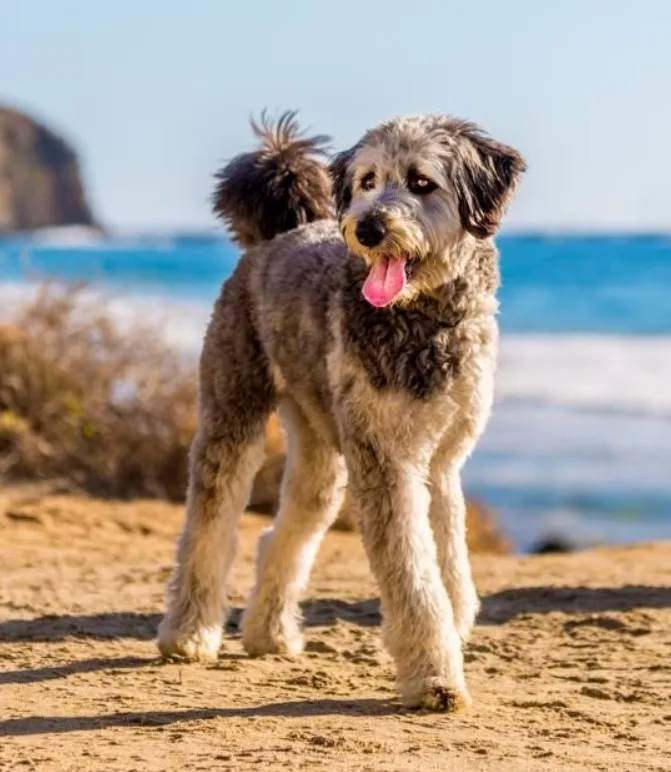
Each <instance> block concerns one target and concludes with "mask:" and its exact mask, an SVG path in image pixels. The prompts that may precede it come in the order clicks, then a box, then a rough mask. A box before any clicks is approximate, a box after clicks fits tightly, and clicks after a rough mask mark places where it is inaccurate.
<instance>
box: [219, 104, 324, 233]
mask: <svg viewBox="0 0 671 772" xmlns="http://www.w3.org/2000/svg"><path fill="white" fill-rule="evenodd" d="M251 123H252V129H253V130H254V133H255V134H256V136H257V137H258V138H259V139H260V140H261V145H260V147H259V148H258V149H257V150H254V151H252V152H251V153H244V154H242V155H239V156H237V157H235V158H234V159H233V160H232V161H230V162H229V163H228V164H227V165H226V166H224V168H223V169H221V171H219V172H218V173H217V175H216V177H217V180H218V182H217V186H216V189H215V192H214V196H213V202H212V203H213V209H214V212H215V214H216V215H218V216H219V217H221V218H222V219H223V220H224V221H225V222H226V224H227V226H228V229H229V231H230V232H231V235H232V236H233V238H234V239H235V240H236V241H237V242H238V243H239V244H241V245H242V246H244V247H249V246H252V245H254V244H258V243H259V242H261V241H269V240H270V239H272V238H273V237H274V236H277V235H278V234H279V233H284V232H285V231H290V230H292V229H293V228H296V227H298V226H299V225H303V224H304V223H309V222H313V221H314V220H324V219H327V218H330V217H333V198H332V193H331V178H330V176H329V173H328V171H327V169H326V166H325V164H323V163H322V161H321V160H320V157H321V156H323V155H325V154H326V146H327V144H328V143H329V141H330V138H329V137H326V136H323V135H318V136H314V137H306V136H304V135H303V134H302V133H301V130H300V128H299V126H298V122H297V121H296V113H295V112H286V113H284V114H283V115H282V116H281V117H280V118H279V120H278V121H277V122H276V123H273V122H272V121H270V120H269V119H268V117H267V115H266V113H265V111H264V112H263V113H262V114H261V121H260V123H256V122H255V121H254V120H252V122H251Z"/></svg>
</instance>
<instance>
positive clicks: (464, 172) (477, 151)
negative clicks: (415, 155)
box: [454, 125, 526, 239]
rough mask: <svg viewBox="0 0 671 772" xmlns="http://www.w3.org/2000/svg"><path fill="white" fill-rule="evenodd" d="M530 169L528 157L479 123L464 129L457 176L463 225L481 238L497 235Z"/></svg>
mask: <svg viewBox="0 0 671 772" xmlns="http://www.w3.org/2000/svg"><path fill="white" fill-rule="evenodd" d="M525 171H526V163H525V161H524V158H522V156H521V155H520V154H519V153H518V152H517V150H514V149H513V148H512V147H508V146H507V145H504V144H502V143H500V142H497V141H496V140H494V139H492V138H491V137H488V136H487V135H486V134H484V133H483V132H481V131H480V130H479V129H477V128H476V127H475V126H472V125H469V126H467V127H465V129H464V130H463V131H462V132H460V136H459V138H458V141H457V153H456V158H455V167H454V177H455V184H456V187H457V191H458V194H459V216H460V218H461V223H462V225H463V227H464V228H465V229H466V230H467V231H469V232H470V233H472V234H473V235H474V236H476V237H477V238H481V239H484V238H487V237H489V236H493V235H494V234H495V233H496V231H497V230H498V228H499V225H500V224H501V219H502V217H503V215H504V214H505V211H506V207H507V206H508V204H509V203H510V200H511V198H512V197H513V194H514V192H515V187H516V185H517V182H518V180H519V178H520V175H521V174H522V173H523V172H525Z"/></svg>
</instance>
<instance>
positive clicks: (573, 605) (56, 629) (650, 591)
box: [0, 585, 671, 737]
mask: <svg viewBox="0 0 671 772" xmlns="http://www.w3.org/2000/svg"><path fill="white" fill-rule="evenodd" d="M661 608H671V587H654V586H644V585H629V586H626V587H618V588H612V587H525V588H516V589H509V590H502V591H501V592H497V593H493V594H491V595H489V596H486V597H485V598H483V602H482V610H481V613H480V617H479V619H478V624H481V625H500V624H505V623H506V622H507V621H509V620H511V619H514V618H515V617H517V616H519V615H520V614H543V613H549V612H553V611H560V612H562V611H563V612H565V613H576V614H580V613H582V614H594V613H600V612H607V611H630V610H633V609H661ZM303 614H304V617H305V623H306V626H308V627H317V628H318V627H329V626H332V625H335V624H337V623H338V622H339V621H344V622H348V623H351V624H355V625H359V626H364V627H374V626H376V625H379V623H380V605H379V601H378V600H377V599H375V598H372V599H369V600H364V601H345V600H338V599H324V600H313V601H308V602H306V603H304V604H303ZM241 616H242V609H239V608H237V609H234V610H233V612H232V614H231V617H230V619H229V622H228V624H227V632H228V633H229V634H232V635H235V634H236V633H238V631H239V624H240V618H241ZM160 618H161V617H160V615H159V614H142V613H136V612H121V613H110V614H91V615H67V614H66V615H59V616H43V617H38V618H36V619H30V620H8V621H5V622H0V643H4V642H12V643H25V642H31V641H34V642H59V641H64V640H67V639H89V640H91V639H93V640H108V639H110V640H111V639H118V638H134V639H136V640H142V641H148V640H152V639H153V638H154V637H155V635H156V628H157V626H158V623H159V621H160ZM315 650H316V649H315ZM234 656H238V655H233V654H230V655H228V657H229V658H230V657H234ZM158 666H159V660H158V659H157V658H153V659H152V658H143V657H133V656H128V657H118V658H103V657H99V658H95V659H85V660H76V661H73V662H68V663H66V664H57V665H54V666H52V667H43V668H36V669H20V670H14V671H9V672H0V687H1V686H2V685H3V684H28V683H34V682H36V681H47V680H52V679H58V678H65V677H67V676H70V675H73V674H80V673H91V672H96V671H105V672H106V673H107V674H109V675H113V674H114V672H115V671H122V670H133V669H139V668H144V667H158ZM399 709H400V708H399V705H398V704H397V703H395V702H393V701H390V700H386V699H380V700H335V699H334V700H328V699H327V700H316V701H314V700H304V701H296V702H284V703H277V704H272V705H261V706H257V707H249V708H224V709H211V710H210V709H191V710H183V711H179V710H175V711H154V712H138V713H132V712H127V713H114V714H110V715H104V716H71V717H60V716H34V717H29V718H20V719H19V718H17V719H9V720H4V721H0V737H18V736H25V735H40V734H59V733H64V732H78V731H94V730H99V729H104V728H107V727H124V726H128V727H138V726H146V727H154V728H155V727H161V726H167V725H170V724H175V723H181V722H186V721H196V720H211V719H217V718H227V717H230V718H234V717H237V718H244V717H251V716H257V717H258V716H286V717H305V716H315V715H338V714H339V715H345V714H348V715H355V714H366V715H388V714H391V713H397V712H398V711H399Z"/></svg>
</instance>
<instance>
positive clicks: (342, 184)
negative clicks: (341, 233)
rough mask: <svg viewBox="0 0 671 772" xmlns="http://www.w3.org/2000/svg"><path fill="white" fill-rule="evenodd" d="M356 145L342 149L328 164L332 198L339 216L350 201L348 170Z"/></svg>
mask: <svg viewBox="0 0 671 772" xmlns="http://www.w3.org/2000/svg"><path fill="white" fill-rule="evenodd" d="M356 151H357V146H354V147H352V148H350V149H349V150H344V151H343V152H342V153H338V154H337V155H336V156H334V157H333V160H332V161H331V163H330V165H329V172H330V173H331V179H332V181H333V198H334V199H335V205H336V214H337V215H338V216H340V215H341V214H342V213H343V212H344V211H345V209H347V207H348V206H349V205H350V203H351V202H352V175H351V174H350V172H349V164H350V161H351V160H352V158H354V154H355V153H356Z"/></svg>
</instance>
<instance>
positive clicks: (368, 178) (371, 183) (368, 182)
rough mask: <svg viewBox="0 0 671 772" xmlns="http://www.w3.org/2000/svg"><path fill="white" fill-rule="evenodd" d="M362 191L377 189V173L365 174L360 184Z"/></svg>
mask: <svg viewBox="0 0 671 772" xmlns="http://www.w3.org/2000/svg"><path fill="white" fill-rule="evenodd" d="M359 187H360V188H361V190H372V189H373V188H374V187H375V172H368V173H367V174H364V175H363V177H362V178H361V182H360V183H359Z"/></svg>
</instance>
